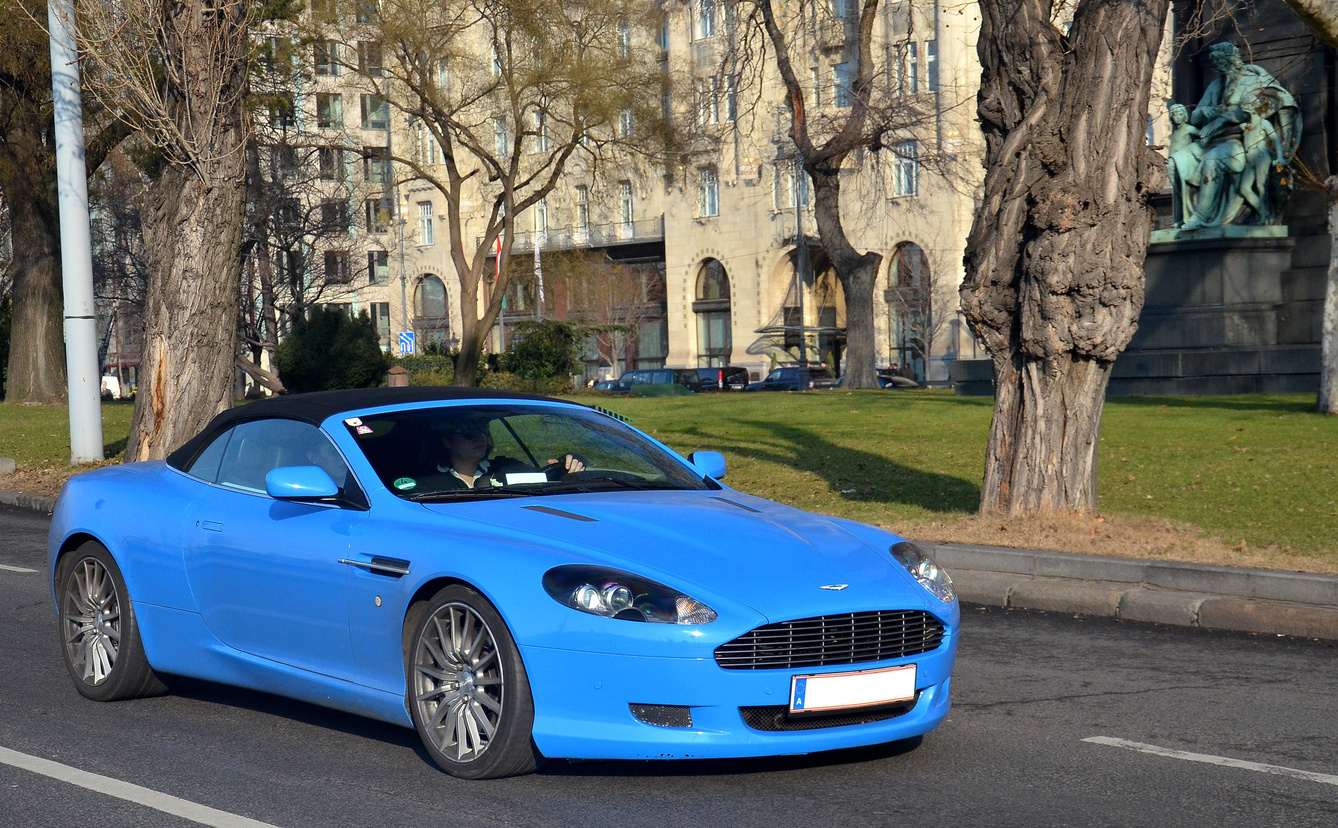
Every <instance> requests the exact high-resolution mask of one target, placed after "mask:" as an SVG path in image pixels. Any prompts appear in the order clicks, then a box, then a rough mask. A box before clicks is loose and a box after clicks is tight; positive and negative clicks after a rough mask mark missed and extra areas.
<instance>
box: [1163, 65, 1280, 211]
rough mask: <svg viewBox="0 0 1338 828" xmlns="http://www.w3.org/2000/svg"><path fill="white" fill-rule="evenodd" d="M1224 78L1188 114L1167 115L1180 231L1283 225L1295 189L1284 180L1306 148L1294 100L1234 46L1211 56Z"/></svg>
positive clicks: (1174, 108) (1176, 110)
mask: <svg viewBox="0 0 1338 828" xmlns="http://www.w3.org/2000/svg"><path fill="white" fill-rule="evenodd" d="M1208 57H1209V59H1210V60H1211V61H1212V63H1213V66H1215V67H1216V68H1217V71H1218V72H1219V73H1220V74H1221V77H1219V78H1218V79H1217V80H1214V81H1213V82H1212V83H1211V84H1209V85H1208V90H1207V91H1206V92H1204V93H1203V99H1202V100H1200V101H1199V105H1198V106H1197V107H1195V108H1194V113H1193V114H1192V115H1190V114H1188V112H1187V111H1186V109H1185V107H1184V106H1183V105H1181V104H1172V105H1170V106H1169V107H1168V109H1167V111H1168V114H1169V115H1170V118H1171V124H1172V125H1173V126H1174V129H1173V131H1172V133H1171V141H1170V148H1169V158H1168V162H1167V172H1168V174H1169V176H1170V179H1171V196H1172V209H1173V211H1174V214H1175V226H1176V227H1178V228H1181V229H1184V230H1196V229H1198V228H1200V227H1216V226H1221V225H1224V224H1277V223H1279V221H1280V219H1281V217H1282V207H1283V205H1284V204H1285V202H1286V198H1287V195H1288V194H1289V192H1290V187H1289V185H1288V184H1287V182H1286V177H1285V176H1283V175H1281V173H1283V172H1284V171H1285V170H1286V169H1287V166H1288V165H1289V164H1291V162H1292V158H1293V157H1294V156H1295V155H1296V148H1297V146H1298V145H1299V144H1300V141H1301V117H1300V108H1299V107H1298V106H1297V105H1296V99H1295V98H1293V97H1292V95H1291V93H1290V92H1288V91H1287V90H1286V89H1284V88H1283V87H1282V86H1281V85H1280V84H1279V83H1278V82H1277V80H1276V79H1275V78H1274V77H1273V76H1272V75H1270V74H1269V73H1268V72H1267V71H1266V70H1264V69H1262V68H1260V67H1258V66H1255V65H1254V64H1248V63H1245V61H1243V60H1242V59H1241V56H1240V50H1239V49H1237V48H1236V47H1235V46H1234V45H1233V44H1230V43H1216V44H1214V45H1212V46H1210V47H1209V48H1208Z"/></svg>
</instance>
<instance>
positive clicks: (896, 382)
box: [837, 371, 924, 391]
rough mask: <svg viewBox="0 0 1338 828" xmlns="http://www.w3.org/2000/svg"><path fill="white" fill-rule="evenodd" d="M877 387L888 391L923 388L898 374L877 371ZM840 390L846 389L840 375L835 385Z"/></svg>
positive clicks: (842, 377) (844, 379) (844, 377)
mask: <svg viewBox="0 0 1338 828" xmlns="http://www.w3.org/2000/svg"><path fill="white" fill-rule="evenodd" d="M877 380H878V387H879V388H883V389H887V390H889V391H899V390H900V391H904V390H906V389H909V388H923V387H924V386H923V385H921V384H920V383H918V382H916V381H915V380H913V379H910V378H909V377H903V376H901V375H900V374H894V373H891V372H889V371H879V372H878V376H877ZM837 384H838V385H840V386H841V387H842V388H845V387H846V375H845V374H842V375H841V377H840V380H839V381H838V383H837Z"/></svg>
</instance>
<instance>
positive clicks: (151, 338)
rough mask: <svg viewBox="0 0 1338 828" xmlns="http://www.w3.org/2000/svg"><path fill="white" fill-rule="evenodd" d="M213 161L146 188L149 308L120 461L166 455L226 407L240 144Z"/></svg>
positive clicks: (241, 183)
mask: <svg viewBox="0 0 1338 828" xmlns="http://www.w3.org/2000/svg"><path fill="white" fill-rule="evenodd" d="M233 158H235V161H233V163H232V164H231V166H232V167H233V168H234V169H231V170H228V169H227V167H228V163H227V162H228V161H229V160H231V159H233ZM214 168H215V170H216V171H217V172H216V174H215V175H214V176H212V177H211V178H212V180H211V182H210V183H209V184H205V183H204V182H203V181H201V179H200V178H199V177H198V176H197V175H195V174H194V173H193V172H192V171H190V170H189V169H188V168H186V167H183V166H177V165H170V166H168V167H167V168H166V169H164V171H163V173H162V175H161V176H160V177H159V179H158V181H156V182H155V183H154V186H153V187H151V188H150V191H149V203H150V204H151V205H152V206H151V208H150V209H149V210H148V212H147V214H146V215H145V221H144V225H145V228H144V235H145V242H146V247H147V248H148V250H149V251H150V253H149V288H148V306H147V308H146V309H145V320H144V350H143V353H142V355H141V361H140V367H139V394H138V396H137V398H136V400H135V416H134V421H133V422H132V424H131V428H130V442H129V445H128V446H127V448H126V458H127V459H133V460H150V459H156V458H161V457H164V456H166V455H167V454H169V453H170V452H171V451H172V450H173V449H175V448H177V446H179V445H181V444H182V443H183V442H185V441H186V440H187V439H189V438H190V437H191V436H193V435H194V434H195V433H196V432H197V431H199V430H200V429H201V428H203V427H204V425H205V424H206V423H208V422H209V420H210V418H212V417H213V416H214V415H215V414H217V413H219V412H220V411H223V410H225V409H226V408H228V407H229V406H230V405H231V404H232V386H233V372H234V371H235V370H236V369H235V367H234V364H235V359H236V355H237V296H238V294H239V291H240V290H241V273H242V262H241V257H240V256H239V251H240V249H241V240H242V223H243V217H244V212H243V211H244V206H245V202H246V186H245V178H244V175H243V172H244V171H243V168H242V158H241V153H240V150H239V151H238V152H237V153H235V154H234V155H232V156H225V157H224V158H223V159H222V160H220V161H218V162H216V163H215V164H214ZM229 172H230V173H231V174H230V175H229V174H227V173H229Z"/></svg>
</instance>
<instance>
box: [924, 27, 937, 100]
mask: <svg viewBox="0 0 1338 828" xmlns="http://www.w3.org/2000/svg"><path fill="white" fill-rule="evenodd" d="M925 82H926V83H928V84H929V90H928V91H930V92H937V91H938V41H937V40H926V41H925Z"/></svg>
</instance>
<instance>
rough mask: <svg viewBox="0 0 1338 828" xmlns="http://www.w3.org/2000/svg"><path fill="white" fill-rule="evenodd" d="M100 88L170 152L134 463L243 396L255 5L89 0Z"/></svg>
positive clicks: (152, 207)
mask: <svg viewBox="0 0 1338 828" xmlns="http://www.w3.org/2000/svg"><path fill="white" fill-rule="evenodd" d="M76 11H77V14H78V16H79V26H78V37H79V48H80V52H81V54H83V55H84V56H85V66H86V68H87V73H86V75H85V77H86V79H87V88H88V89H89V90H91V91H92V92H93V94H95V95H96V96H97V97H98V98H99V99H100V100H103V101H106V102H108V103H114V104H116V105H117V106H118V107H120V111H122V112H124V113H125V115H126V117H127V119H128V120H129V121H130V122H131V123H132V124H133V125H134V126H135V127H136V129H138V130H139V131H140V134H141V135H142V136H143V137H144V139H145V140H146V141H148V142H149V143H151V144H152V145H153V146H154V147H155V148H156V150H157V152H158V161H157V163H156V165H154V167H153V168H152V169H151V178H152V183H151V184H150V187H149V191H148V194H147V198H146V206H147V209H146V211H145V213H144V231H145V232H144V235H145V242H146V244H147V248H148V251H149V294H148V296H149V301H148V307H147V309H146V319H145V340H144V350H143V354H142V359H141V365H140V377H139V380H140V393H139V395H138V397H137V399H136V403H135V416H134V420H133V423H132V425H131V432H130V440H129V445H128V447H127V449H126V457H127V458H128V459H131V460H146V459H150V458H156V457H162V456H164V455H166V454H167V453H168V452H170V451H171V450H172V449H174V448H176V446H177V445H179V444H180V443H181V442H182V441H184V440H185V439H187V438H188V437H190V436H191V435H192V434H194V433H195V432H197V431H198V430H199V429H200V428H201V427H202V426H203V425H204V424H205V423H206V422H208V420H209V418H210V417H212V416H213V415H214V414H216V413H217V412H219V411H222V410H224V409H225V408H227V407H228V406H229V405H230V404H231V402H232V393H233V377H234V370H235V369H234V365H233V363H234V358H235V356H234V355H235V353H236V350H237V325H236V308H237V304H236V303H237V299H236V297H237V294H238V290H239V280H240V276H241V255H240V251H241V246H242V227H243V221H244V213H245V202H246V159H245V151H244V150H245V146H246V140H247V137H248V134H249V132H250V113H249V112H248V110H247V107H246V97H247V93H248V84H247V69H248V63H249V58H250V51H251V40H250V36H251V32H252V26H253V24H254V23H255V22H256V21H257V20H258V19H260V18H261V17H262V15H264V14H267V13H269V11H271V9H270V8H269V7H267V6H265V5H264V4H260V3H255V2H252V0H180V2H166V0H121V2H117V3H114V4H106V3H100V2H95V1H94V0H90V1H88V2H81V3H79V4H78V5H77V8H76Z"/></svg>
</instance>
